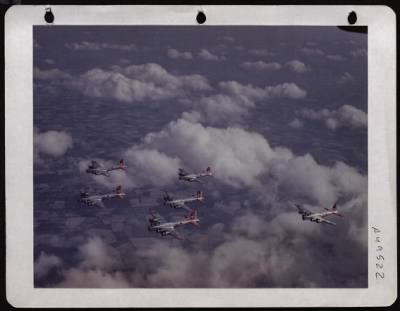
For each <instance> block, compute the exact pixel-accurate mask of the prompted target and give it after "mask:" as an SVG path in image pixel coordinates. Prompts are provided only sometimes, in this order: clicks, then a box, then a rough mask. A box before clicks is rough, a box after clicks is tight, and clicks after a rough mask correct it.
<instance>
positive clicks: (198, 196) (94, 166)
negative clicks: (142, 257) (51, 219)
mask: <svg viewBox="0 0 400 311" xmlns="http://www.w3.org/2000/svg"><path fill="white" fill-rule="evenodd" d="M127 167H128V166H127V165H125V163H124V160H123V159H121V160H120V161H119V162H118V164H117V165H115V166H111V167H103V166H101V165H100V164H99V163H98V162H96V161H94V160H92V161H91V164H90V165H88V168H87V169H86V173H88V174H93V175H103V176H106V177H108V176H109V173H110V172H111V171H115V170H125V169H126V168H127ZM212 176H213V172H212V170H211V167H207V168H206V169H205V170H204V171H202V172H200V173H188V172H186V171H185V170H183V169H182V168H179V170H178V179H179V180H181V181H186V182H196V183H199V184H202V183H203V182H204V181H203V179H204V178H205V177H212ZM125 195H126V194H125V193H124V192H122V187H121V185H120V186H118V187H117V188H115V190H114V191H113V192H112V193H106V194H97V195H89V193H87V192H81V194H80V198H79V201H80V202H81V203H84V204H86V205H89V206H97V207H105V205H104V203H103V201H104V200H106V199H113V198H120V199H122V198H123V197H124V196H125ZM203 200H204V197H203V192H202V191H197V192H196V193H194V194H193V195H192V196H190V197H187V198H174V197H173V195H171V194H170V193H168V192H166V193H165V196H164V205H165V206H169V207H171V208H174V209H181V210H185V211H186V212H188V214H186V215H184V216H183V218H182V219H181V220H179V221H173V222H172V221H166V220H165V219H164V218H163V217H162V216H161V215H159V214H158V215H156V213H155V211H154V210H153V209H150V213H149V215H148V217H147V221H148V226H147V229H148V231H150V232H156V233H159V234H160V235H162V236H168V235H170V236H173V237H175V238H177V239H180V240H182V239H183V237H182V236H181V235H180V234H179V233H178V232H177V231H176V227H178V226H181V225H186V224H191V225H194V226H196V227H198V226H199V222H200V219H199V218H198V216H197V211H196V210H195V209H192V208H190V207H189V206H188V204H189V203H193V202H202V201H203ZM289 204H290V205H291V206H293V207H295V208H297V210H298V213H299V214H300V215H301V218H302V220H303V221H305V220H309V221H311V222H316V223H319V224H329V225H336V223H334V222H332V221H330V220H327V219H326V217H328V216H331V215H336V216H343V215H342V214H340V213H339V212H338V210H337V207H336V205H337V202H335V203H334V204H333V206H332V207H331V208H325V211H321V212H312V211H310V210H309V209H307V208H305V207H303V206H301V205H300V204H293V203H290V202H289Z"/></svg>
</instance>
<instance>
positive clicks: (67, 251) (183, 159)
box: [32, 26, 368, 288]
mask: <svg viewBox="0 0 400 311" xmlns="http://www.w3.org/2000/svg"><path fill="white" fill-rule="evenodd" d="M353 29H357V30H360V31H356V32H353V31H348V29H345V28H343V27H336V26H206V27H205V26H204V27H203V26H33V42H34V45H33V68H32V70H33V118H34V120H33V126H34V128H33V135H34V137H33V144H34V146H33V148H34V156H33V167H34V182H33V184H34V198H33V202H34V206H33V214H34V232H33V239H34V258H33V260H34V284H33V285H34V287H35V288H367V287H368V230H367V223H368V222H367V220H368V201H367V197H368V187H367V186H368V145H367V141H368V131H367V129H368V122H367V119H368V118H367V113H368V111H367V110H368V84H367V82H368V64H367V50H368V48H367V40H368V33H367V27H354V28H353Z"/></svg>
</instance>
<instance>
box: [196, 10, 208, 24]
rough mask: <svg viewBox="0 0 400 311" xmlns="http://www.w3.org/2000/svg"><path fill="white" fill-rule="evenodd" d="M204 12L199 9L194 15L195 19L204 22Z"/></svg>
mask: <svg viewBox="0 0 400 311" xmlns="http://www.w3.org/2000/svg"><path fill="white" fill-rule="evenodd" d="M206 19H207V18H206V14H204V12H203V11H199V12H198V13H197V16H196V20H197V22H198V23H199V24H204V23H205V21H206Z"/></svg>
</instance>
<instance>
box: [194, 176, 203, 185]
mask: <svg viewBox="0 0 400 311" xmlns="http://www.w3.org/2000/svg"><path fill="white" fill-rule="evenodd" d="M192 181H195V182H198V183H200V184H202V183H203V181H202V180H201V179H200V178H199V177H197V178H193V179H192Z"/></svg>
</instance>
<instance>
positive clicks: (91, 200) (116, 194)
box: [79, 186, 125, 207]
mask: <svg viewBox="0 0 400 311" xmlns="http://www.w3.org/2000/svg"><path fill="white" fill-rule="evenodd" d="M124 195H125V193H123V192H122V187H121V186H118V187H117V188H116V189H115V190H114V191H113V192H112V193H107V194H100V195H89V194H88V193H87V192H81V195H80V197H79V202H81V203H85V204H86V205H95V206H97V207H105V206H104V203H103V200H105V199H112V198H120V199H122V198H123V196H124Z"/></svg>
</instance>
